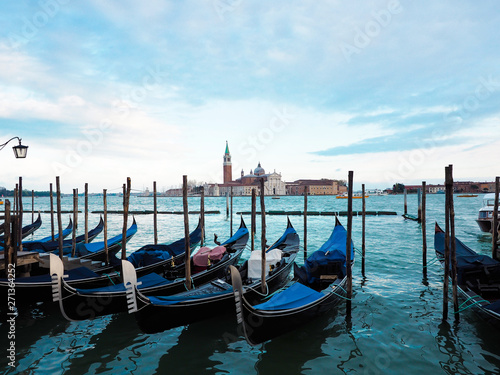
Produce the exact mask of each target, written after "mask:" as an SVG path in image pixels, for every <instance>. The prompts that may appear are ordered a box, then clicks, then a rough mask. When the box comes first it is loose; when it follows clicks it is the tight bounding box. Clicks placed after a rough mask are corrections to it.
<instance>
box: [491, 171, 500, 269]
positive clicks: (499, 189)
mask: <svg viewBox="0 0 500 375" xmlns="http://www.w3.org/2000/svg"><path fill="white" fill-rule="evenodd" d="M499 194H500V177H498V176H497V177H496V178H495V203H494V206H493V220H492V222H491V236H492V238H491V256H492V258H493V259H495V260H498V252H497V249H498V195H499Z"/></svg>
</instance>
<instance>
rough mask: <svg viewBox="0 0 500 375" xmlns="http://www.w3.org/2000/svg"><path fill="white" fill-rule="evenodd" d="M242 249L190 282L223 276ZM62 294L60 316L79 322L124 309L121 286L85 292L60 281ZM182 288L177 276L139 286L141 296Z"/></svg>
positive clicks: (125, 300)
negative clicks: (143, 286) (163, 282)
mask: <svg viewBox="0 0 500 375" xmlns="http://www.w3.org/2000/svg"><path fill="white" fill-rule="evenodd" d="M242 251H243V250H240V251H238V252H237V253H235V254H232V255H231V257H229V258H228V259H227V261H225V262H222V263H220V264H214V266H213V267H210V268H208V269H207V270H205V271H202V272H200V273H198V274H194V275H192V282H193V284H194V285H195V286H196V285H203V284H205V283H208V282H210V281H212V280H214V279H217V278H220V277H224V276H225V274H226V269H227V267H228V266H229V265H232V264H236V263H237V262H238V260H239V258H240V256H241V253H242ZM62 290H63V292H62V296H63V304H64V315H65V317H66V319H68V320H73V321H79V320H86V319H94V318H96V317H99V316H104V315H109V314H116V313H120V312H126V311H127V309H128V307H127V293H126V290H125V288H124V287H123V288H121V289H120V290H119V291H116V292H102V293H99V292H87V291H86V290H85V289H83V288H82V289H78V290H76V289H75V288H73V287H70V286H68V284H66V283H64V282H63V285H62ZM185 290H186V283H185V279H177V280H176V281H172V282H170V283H165V284H161V285H158V286H153V287H149V288H146V289H142V290H141V293H143V294H144V295H146V296H147V295H158V294H161V295H165V296H168V295H173V294H177V293H181V292H184V291H185Z"/></svg>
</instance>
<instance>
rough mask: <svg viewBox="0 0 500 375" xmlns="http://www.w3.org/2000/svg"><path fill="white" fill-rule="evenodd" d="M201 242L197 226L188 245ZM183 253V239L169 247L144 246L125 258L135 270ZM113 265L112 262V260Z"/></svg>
mask: <svg viewBox="0 0 500 375" xmlns="http://www.w3.org/2000/svg"><path fill="white" fill-rule="evenodd" d="M200 241H201V225H200V224H198V226H197V227H196V229H195V230H194V231H192V232H191V234H190V235H189V244H190V246H192V247H193V246H194V245H196V244H197V243H199V242H200ZM184 252H185V239H184V238H181V239H180V240H177V241H175V242H172V243H171V244H169V245H166V244H159V245H145V246H143V247H141V248H140V249H139V250H137V251H134V252H133V253H132V254H131V255H129V256H128V257H127V260H128V261H129V262H130V263H132V265H133V266H134V267H135V268H139V267H146V266H149V265H151V264H156V263H158V262H161V261H164V260H169V259H171V258H172V257H176V256H178V255H180V254H183V253H184ZM113 263H116V262H114V260H113Z"/></svg>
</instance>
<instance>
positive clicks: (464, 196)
mask: <svg viewBox="0 0 500 375" xmlns="http://www.w3.org/2000/svg"><path fill="white" fill-rule="evenodd" d="M457 197H458V198H474V197H477V194H460V195H457Z"/></svg>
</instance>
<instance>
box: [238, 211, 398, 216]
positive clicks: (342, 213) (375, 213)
mask: <svg viewBox="0 0 500 375" xmlns="http://www.w3.org/2000/svg"><path fill="white" fill-rule="evenodd" d="M362 213H363V212H362V211H353V212H352V215H353V216H361V215H362ZM236 214H237V215H250V214H251V212H250V211H240V212H236ZM256 214H257V215H260V211H258V212H256ZM303 214H304V213H303V212H302V211H266V215H303ZM397 214H398V213H397V212H393V211H366V212H365V215H370V216H385V215H387V216H388V215H397ZM307 216H347V211H309V210H308V211H307Z"/></svg>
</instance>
